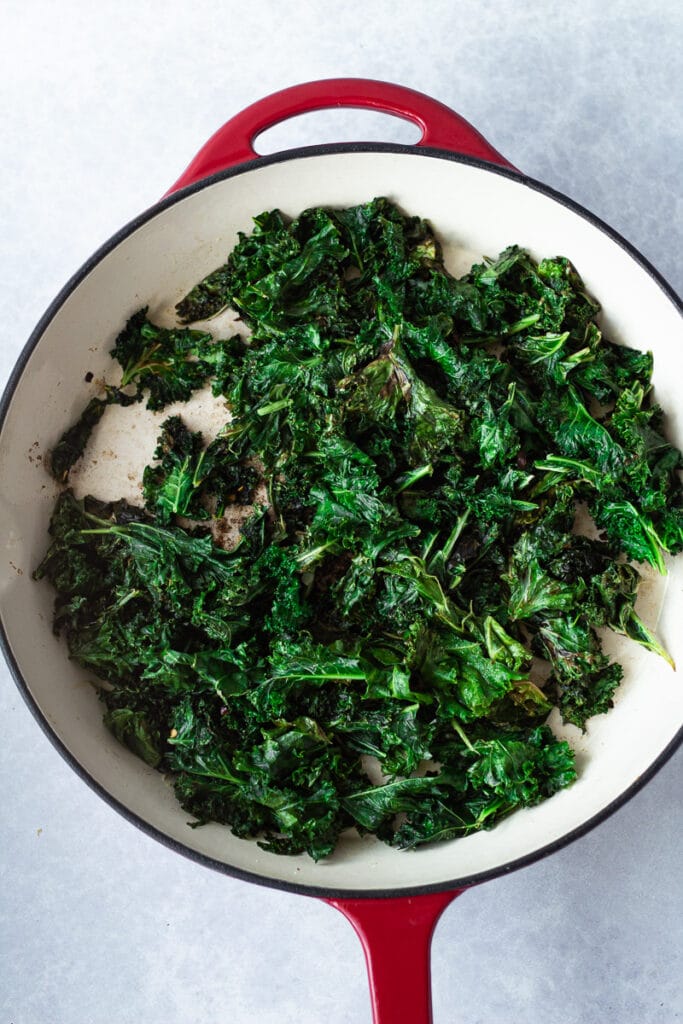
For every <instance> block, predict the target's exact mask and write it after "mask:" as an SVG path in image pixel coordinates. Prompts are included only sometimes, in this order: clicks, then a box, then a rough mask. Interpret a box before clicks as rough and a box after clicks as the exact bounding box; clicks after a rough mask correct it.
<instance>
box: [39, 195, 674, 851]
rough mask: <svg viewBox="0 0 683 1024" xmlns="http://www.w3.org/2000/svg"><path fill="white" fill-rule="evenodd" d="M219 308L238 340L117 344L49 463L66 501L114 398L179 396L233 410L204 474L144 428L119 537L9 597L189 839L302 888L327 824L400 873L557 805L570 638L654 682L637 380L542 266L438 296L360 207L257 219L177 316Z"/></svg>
mask: <svg viewBox="0 0 683 1024" xmlns="http://www.w3.org/2000/svg"><path fill="white" fill-rule="evenodd" d="M226 306H231V307H233V308H235V309H236V310H238V311H239V312H240V314H241V316H242V318H243V319H244V321H245V322H246V323H247V325H248V327H249V328H250V330H251V337H250V339H249V340H248V341H247V342H243V341H241V340H240V339H234V338H233V339H230V340H225V341H213V339H212V338H211V336H210V335H209V334H208V333H205V332H197V331H194V330H191V329H188V328H174V329H164V328H159V327H156V326H155V325H154V324H152V323H151V322H150V321H149V320H148V319H147V316H146V311H145V310H142V311H140V313H138V314H136V315H135V316H134V317H132V318H131V320H130V321H129V322H128V324H127V325H126V327H125V329H124V331H123V332H122V333H121V335H120V336H119V338H118V340H117V343H116V347H115V349H114V352H113V354H114V356H115V357H116V358H117V359H118V361H119V362H120V364H121V366H122V369H123V378H122V381H121V388H120V389H119V390H118V391H114V390H112V391H111V392H110V394H111V395H112V396H114V397H112V398H111V399H109V398H107V399H102V400H100V399H95V400H93V402H91V403H90V405H89V406H88V408H87V409H86V412H85V414H84V416H83V417H82V420H81V422H80V425H77V426H76V427H75V428H72V431H70V432H68V433H67V435H65V438H64V439H63V440H62V441H61V442H60V444H58V446H57V447H56V449H55V451H54V453H53V459H52V463H53V468H55V469H56V475H57V476H58V477H59V478H60V479H61V480H62V481H66V479H67V476H68V470H69V468H70V466H71V465H72V464H73V461H75V458H77V457H78V456H79V455H80V454H81V452H82V450H83V447H84V444H85V443H86V441H87V432H88V430H89V428H90V425H91V422H95V421H96V420H99V418H100V416H101V415H102V413H104V411H105V406H106V404H107V401H109V400H127V401H136V400H139V398H141V397H142V395H143V392H145V393H147V394H148V395H149V398H148V406H149V408H151V409H153V410H154V409H159V408H163V407H164V406H165V405H166V404H168V403H169V402H171V401H176V400H185V399H187V398H189V396H190V394H191V393H192V391H193V390H195V389H196V388H198V387H200V386H202V385H203V384H204V383H205V382H206V381H207V380H210V381H211V386H212V389H213V392H214V394H216V395H219V396H221V397H223V398H225V399H227V402H228V404H229V406H230V409H231V411H232V418H231V420H230V421H229V422H228V423H227V424H226V426H225V427H224V429H223V430H222V431H221V433H220V434H219V436H218V437H217V438H215V439H214V440H212V441H211V442H210V443H209V444H208V445H205V442H204V439H203V438H202V436H201V435H200V434H198V433H192V432H191V431H189V430H188V429H187V427H186V426H185V424H184V423H183V421H182V418H181V417H180V416H177V415H176V416H171V417H168V418H167V419H166V421H165V422H164V423H163V424H162V427H161V433H160V437H159V440H158V445H157V449H156V451H155V452H154V461H153V462H152V463H151V464H150V465H149V466H148V467H147V469H146V470H145V473H144V478H143V495H144V507H139V508H138V507H134V506H131V505H128V504H126V503H125V502H123V501H121V502H117V503H113V504H103V503H102V502H99V501H98V500H97V499H95V498H92V497H87V498H85V499H83V500H77V499H76V497H75V496H74V495H73V493H72V492H71V491H69V490H65V491H64V492H63V493H62V495H61V496H60V498H59V500H58V502H57V505H56V508H55V511H54V514H53V517H52V522H51V527H50V531H51V534H52V542H51V545H50V548H49V550H48V552H47V554H46V556H45V558H44V560H43V562H42V563H41V565H40V567H39V569H38V570H37V572H36V575H37V576H38V577H46V578H47V579H49V580H50V581H51V583H52V584H53V586H54V587H55V589H56V592H57V597H56V601H55V620H54V627H55V631H56V632H58V633H62V634H63V635H64V636H65V637H66V640H67V643H68V646H69V650H70V653H71V656H72V657H73V658H74V659H75V660H76V661H77V662H78V663H79V664H80V665H82V666H84V667H85V668H86V669H88V670H89V671H91V672H92V673H93V674H94V675H96V676H97V677H99V678H100V679H102V680H106V682H107V685H106V686H105V687H103V689H102V691H101V692H102V699H103V700H104V702H105V704H106V706H107V713H106V721H107V724H108V725H109V727H110V728H111V729H112V731H113V732H114V734H115V735H116V736H117V737H118V738H119V739H120V740H121V741H122V742H123V743H126V744H127V745H128V746H129V747H130V748H131V749H132V750H134V751H135V752H136V753H137V754H138V755H139V756H141V757H142V758H143V759H144V760H145V761H147V762H148V763H149V764H151V765H154V766H156V767H159V768H161V769H163V770H165V771H170V772H172V773H173V775H174V778H175V787H176V792H177V794H178V797H179V799H180V800H181V802H182V804H183V806H184V807H185V808H186V809H187V810H188V811H189V812H190V813H192V814H193V815H194V816H195V818H196V819H197V821H198V822H204V821H209V820H216V821H219V822H224V823H226V824H228V825H230V827H231V828H232V829H233V831H234V832H235V833H236V834H237V835H239V836H249V837H251V836H257V837H260V841H261V842H262V844H263V845H265V846H266V848H267V849H270V850H273V851H275V852H278V853H298V852H301V851H306V852H307V853H308V854H310V855H311V856H312V857H315V858H316V859H317V858H321V857H324V856H326V855H327V854H329V853H330V852H331V851H332V850H333V849H334V847H335V845H336V843H337V840H338V837H339V835H340V833H341V832H342V831H343V830H344V829H347V828H349V827H352V826H355V828H356V829H357V830H358V831H360V832H361V833H364V832H372V833H374V834H375V835H377V836H378V837H379V838H380V839H381V840H384V841H386V842H389V843H393V844H395V845H396V846H399V847H401V848H412V847H415V846H418V845H420V844H422V843H425V842H430V841H433V840H437V839H450V838H454V837H458V836H465V835H467V834H469V833H470V832H472V831H474V830H476V829H479V828H489V827H491V826H492V825H493V824H494V823H495V822H496V821H498V820H499V819H500V818H501V817H502V816H503V815H505V814H508V813H509V812H510V811H512V810H514V809H515V808H518V807H524V806H530V805H533V804H535V803H537V802H538V801H540V800H542V799H544V798H546V797H549V796H551V795H552V794H553V793H555V792H556V791H557V790H559V789H560V788H562V787H564V786H567V785H569V784H570V783H571V782H572V780H573V779H574V778H575V774H576V771H575V767H574V759H573V754H572V752H571V750H570V748H569V746H568V744H567V743H566V742H564V741H559V740H557V739H556V738H555V737H554V735H553V733H552V732H551V730H550V728H549V726H548V725H547V723H546V719H547V718H548V715H549V713H550V712H551V710H552V709H553V707H557V708H559V711H560V714H561V716H562V718H563V719H564V721H565V722H569V723H573V724H574V725H576V726H578V727H579V728H582V729H583V728H585V726H586V722H587V720H588V719H589V718H590V717H591V716H592V715H595V714H600V713H602V712H604V711H606V710H607V709H608V708H609V707H610V706H611V703H612V698H613V694H614V691H615V689H616V687H617V685H618V683H619V680H620V677H621V671H622V670H621V667H620V666H619V665H618V664H616V663H613V662H611V661H610V659H609V658H608V657H607V655H606V654H605V653H604V652H603V650H602V645H601V641H600V635H599V633H598V630H601V629H604V628H610V629H612V630H615V631H616V632H618V633H621V634H623V635H625V636H626V637H629V638H631V639H632V640H633V641H635V642H638V643H640V644H642V645H644V646H645V647H647V648H649V649H650V650H652V651H655V652H657V653H658V654H661V655H664V656H665V657H666V656H667V655H666V652H664V651H663V650H662V648H661V646H660V645H659V643H658V641H657V640H656V638H655V637H654V636H653V635H652V633H651V632H650V631H649V630H648V629H647V627H646V625H645V624H644V623H643V622H642V620H641V619H640V618H639V616H638V615H637V614H636V612H635V608H634V605H635V599H636V592H637V586H638V582H639V573H638V571H637V569H636V568H635V567H634V566H633V565H632V564H630V562H629V561H628V560H635V561H640V562H649V563H650V564H651V565H652V566H654V567H655V568H656V569H658V570H659V571H663V570H664V567H665V561H664V560H665V556H666V555H667V554H676V553H677V552H679V551H680V550H681V548H682V547H683V496H682V491H681V486H680V478H679V471H680V468H681V455H680V453H679V452H678V450H677V449H675V448H674V447H673V446H672V445H671V444H670V443H669V442H668V441H667V440H666V438H665V435H664V432H663V427H662V418H663V417H662V412H661V410H660V409H659V407H658V406H657V405H656V403H655V402H654V401H653V398H652V390H651V372H652V360H651V358H650V356H649V355H648V354H645V353H641V352H636V351H633V350H630V349H626V348H623V347H620V346H618V345H615V344H613V343H612V342H610V341H609V340H607V339H606V338H604V337H603V336H602V334H601V331H600V328H599V326H598V324H597V323H596V320H595V317H596V314H597V313H598V305H597V303H596V302H595V301H594V300H593V299H592V298H591V297H590V296H588V295H587V294H586V292H585V290H584V287H583V284H582V282H581V279H580V277H579V276H578V274H577V272H576V270H575V269H574V268H573V267H572V265H571V264H570V263H569V261H568V260H566V259H564V258H561V257H558V258H556V259H544V260H542V261H541V262H540V263H537V262H535V261H534V260H533V259H532V258H531V257H530V255H529V254H528V253H526V252H525V251H524V250H522V249H519V248H517V247H516V246H512V247H511V248H509V249H507V250H506V251H505V252H503V253H502V254H501V255H500V256H499V257H498V259H496V260H485V261H483V262H482V263H481V264H479V265H476V266H474V267H473V268H472V270H471V271H470V272H469V273H468V274H466V275H465V276H464V277H463V278H460V279H455V278H453V277H452V276H451V275H450V274H449V273H448V272H447V271H446V269H445V267H444V265H443V261H442V257H441V251H440V247H439V244H438V241H437V239H436V237H435V235H434V233H433V231H432V229H431V227H430V226H429V225H428V224H427V223H426V222H424V221H422V220H420V219H419V218H416V217H407V216H405V215H404V214H403V213H402V212H401V211H400V210H398V209H397V208H396V207H395V206H394V205H392V204H391V203H390V202H389V201H388V200H386V199H376V200H374V201H373V202H370V203H367V204H365V205H363V206H359V207H355V208H352V209H347V210H332V209H329V210H327V209H314V210H308V211H306V212H305V213H303V214H302V215H301V216H300V217H299V218H297V219H296V220H294V221H292V222H290V221H288V220H287V219H286V218H285V217H283V216H282V215H281V214H280V213H279V212H278V211H273V212H270V213H264V214H262V215H261V216H259V217H257V218H256V219H255V229H254V231H253V233H252V234H251V235H248V236H246V235H242V236H240V239H239V241H238V244H237V246H236V247H235V249H234V251H233V252H232V253H231V255H230V257H229V259H228V262H227V264H226V265H225V266H223V267H221V268H219V269H218V270H216V271H215V272H214V273H213V274H211V275H210V276H209V277H208V278H206V279H205V280H204V281H202V282H200V283H199V284H198V285H197V286H196V287H195V288H193V289H192V291H191V292H190V293H189V295H188V296H187V297H186V298H185V299H183V301H182V302H181V303H179V305H178V313H179V316H180V318H181V319H182V320H183V321H184V322H186V323H187V322H192V321H195V320H198V319H202V320H203V319H206V318H207V317H211V316H213V315H214V314H216V313H217V312H219V311H220V310H221V309H223V308H224V307H226ZM117 396H124V398H123V399H120V397H118V398H117ZM98 403H100V404H98ZM259 479H261V480H262V481H263V484H264V486H265V493H266V494H267V500H266V501H265V502H264V503H263V504H254V501H255V500H256V499H255V496H256V494H257V490H256V487H257V483H258V481H259ZM235 504H237V505H243V506H245V509H244V512H245V517H244V519H243V522H242V526H241V529H240V539H239V543H237V544H236V545H235V546H234V547H232V548H231V549H230V550H226V549H225V548H223V547H221V546H219V545H218V544H216V543H215V542H214V540H213V538H212V534H211V532H210V530H211V526H212V523H214V524H215V522H216V518H215V517H220V516H221V515H222V513H223V511H224V510H225V508H226V507H227V506H228V505H235ZM578 509H582V510H583V511H584V514H585V513H588V514H589V515H590V516H591V517H592V519H593V520H594V522H595V523H596V524H597V527H598V530H599V533H598V536H597V538H595V537H588V536H584V535H582V533H581V531H580V529H578V527H577V523H578V519H577V510H578ZM181 517H182V518H181ZM212 517H213V518H212ZM188 520H189V522H188ZM377 775H379V776H380V777H381V780H380V781H378V780H377ZM373 780H374V781H373Z"/></svg>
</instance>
